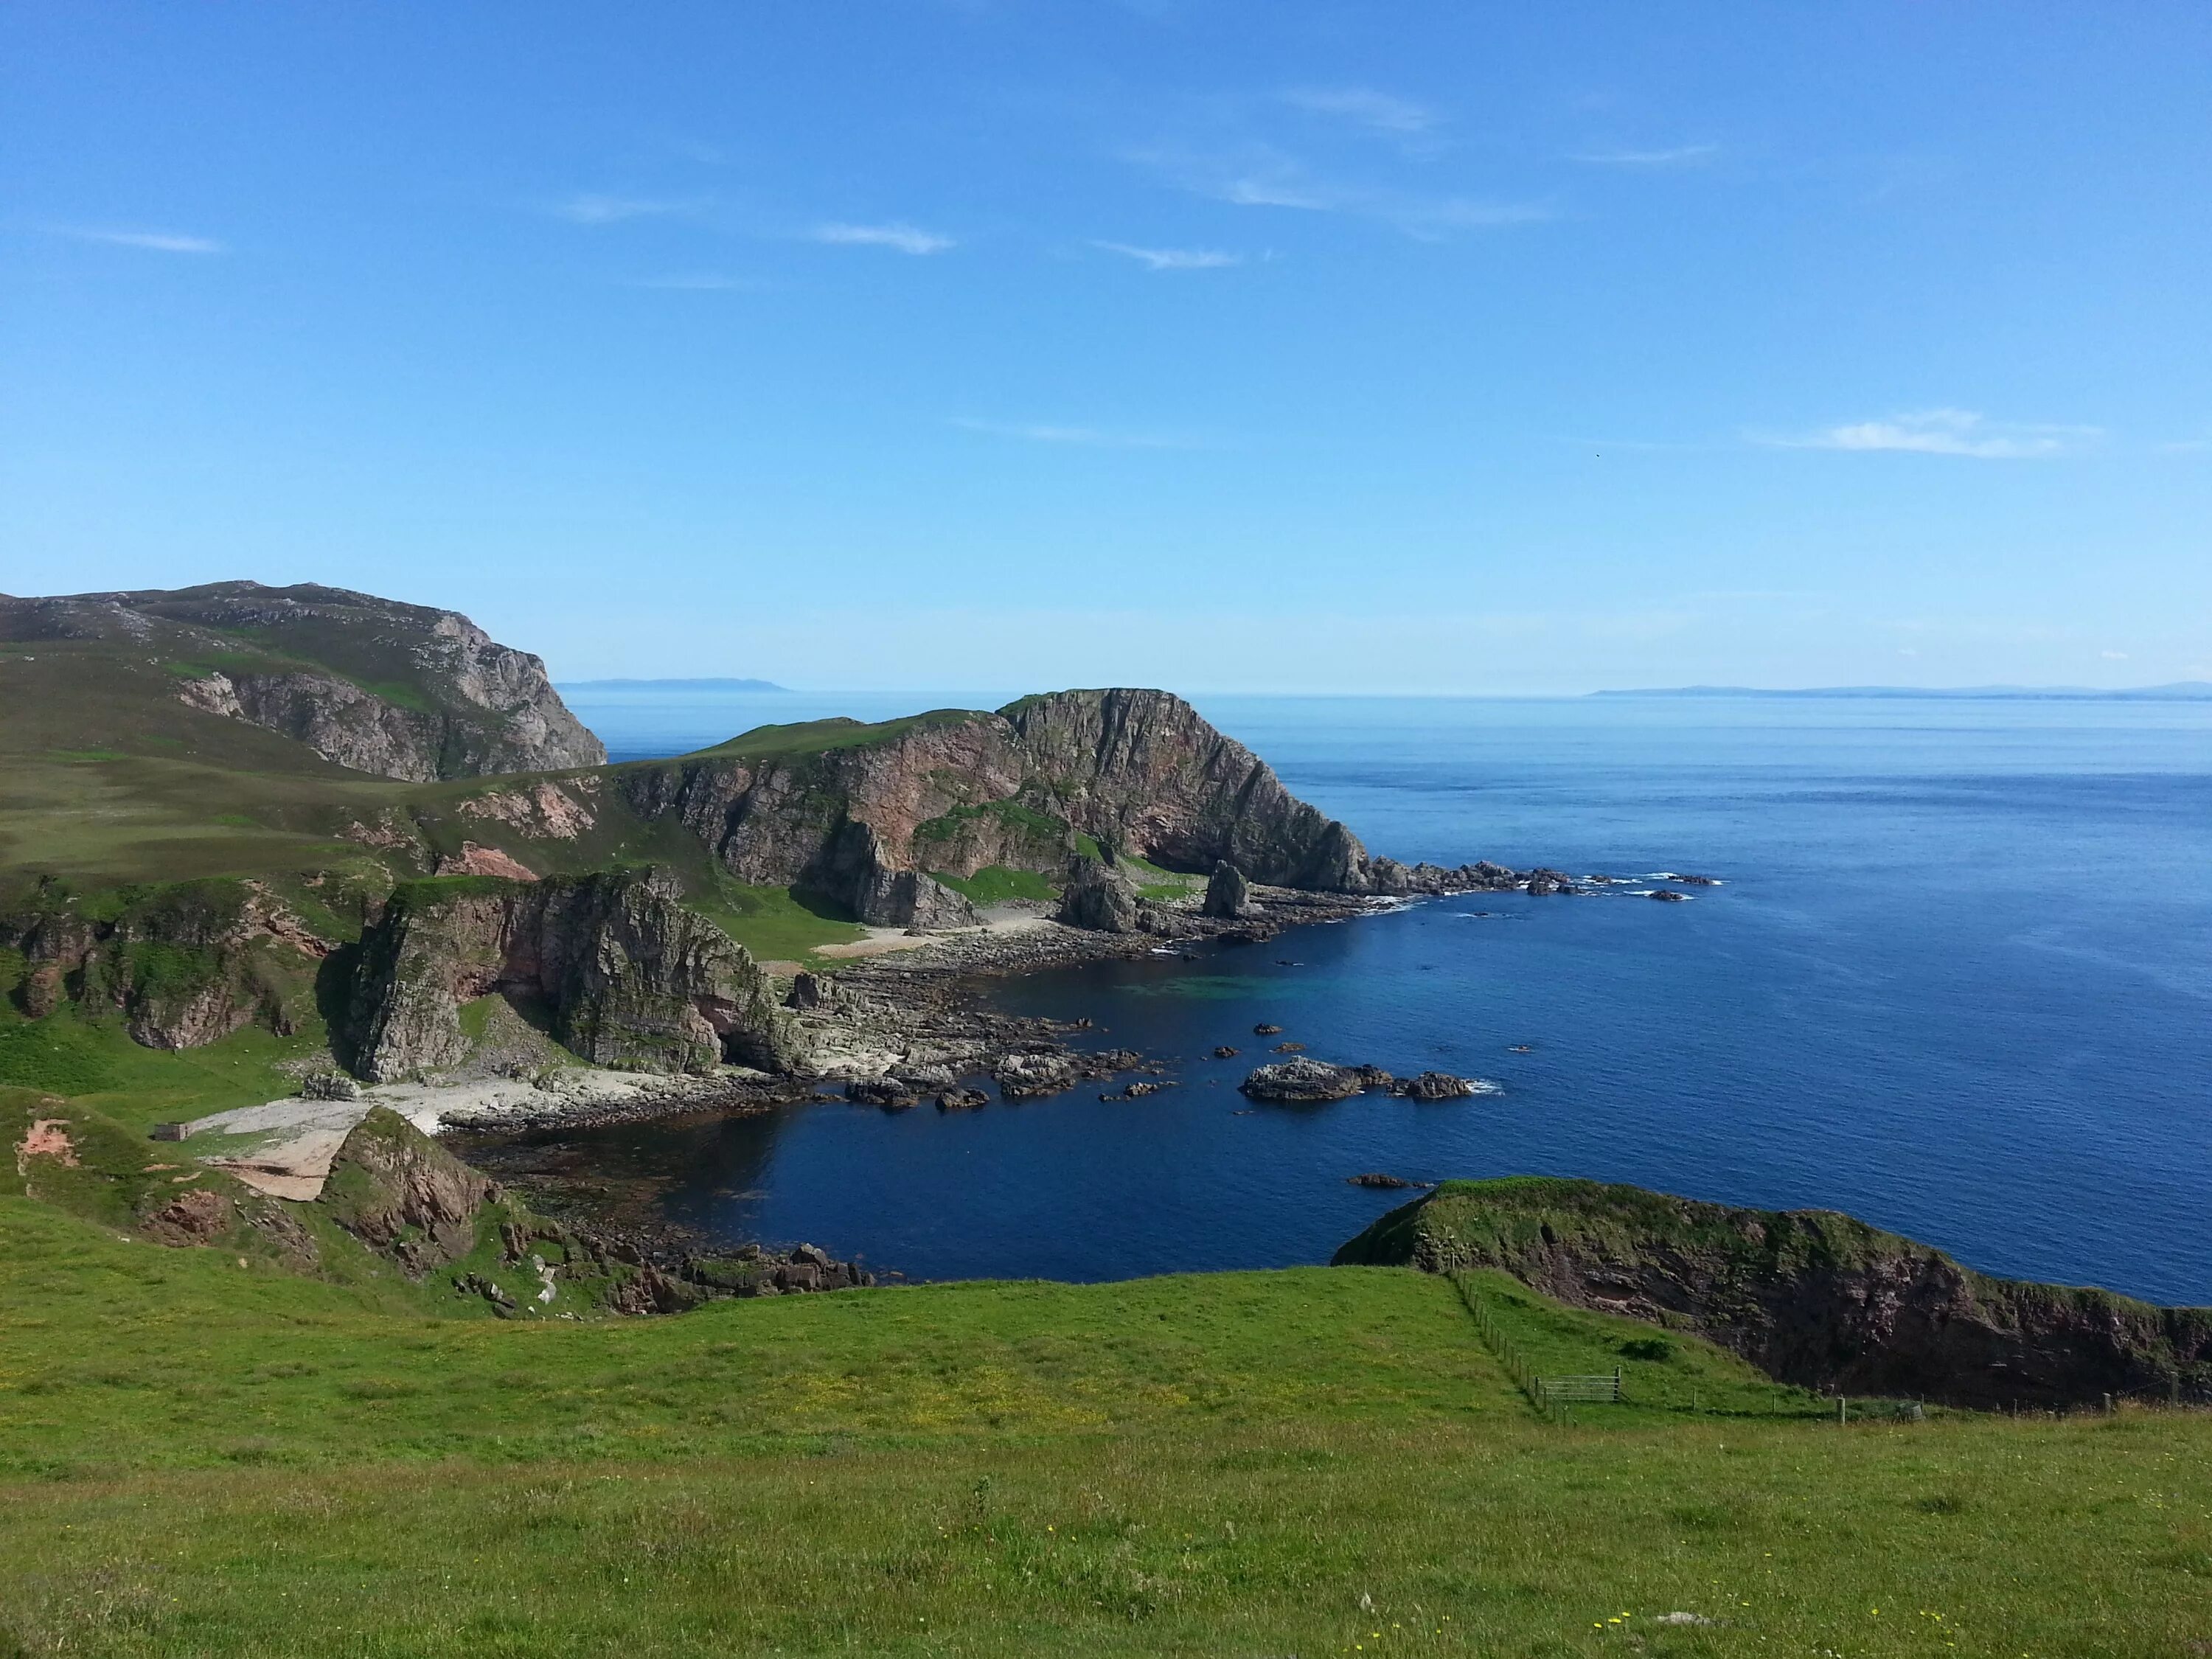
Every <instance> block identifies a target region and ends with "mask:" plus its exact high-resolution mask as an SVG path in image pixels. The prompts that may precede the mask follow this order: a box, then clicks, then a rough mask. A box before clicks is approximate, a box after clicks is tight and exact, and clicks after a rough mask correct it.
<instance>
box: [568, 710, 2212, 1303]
mask: <svg viewBox="0 0 2212 1659" xmlns="http://www.w3.org/2000/svg"><path fill="white" fill-rule="evenodd" d="M936 701H939V702H945V703H946V704H961V703H968V704H973V705H980V706H985V707H989V706H994V704H995V703H996V702H1002V701H1004V697H1003V696H943V697H941V698H939V699H936ZM1198 701H1199V702H1200V708H1202V709H1203V711H1204V712H1205V713H1206V714H1207V715H1208V716H1209V717H1210V718H1212V720H1215V721H1216V722H1217V723H1218V725H1220V726H1222V727H1223V728H1224V729H1225V730H1227V731H1228V732H1231V733H1233V734H1234V735H1236V736H1237V737H1238V738H1242V739H1243V741H1244V742H1246V743H1247V744H1250V745H1251V746H1252V747H1253V748H1254V749H1255V750H1258V751H1259V752H1260V753H1261V754H1262V755H1263V756H1265V757H1267V758H1268V759H1269V760H1270V761H1272V762H1273V763H1274V764H1275V766H1276V768H1277V769H1278V770H1279V771H1280V772H1281V773H1282V775H1283V776H1284V778H1285V781H1287V782H1288V783H1289V785H1290V786H1291V788H1292V789H1294V790H1295V791H1297V793H1299V794H1301V795H1303V796H1304V798H1306V799H1309V800H1310V801H1312V802H1314V803H1315V804H1316V805H1318V806H1320V807H1321V808H1322V809H1323V810H1324V811H1328V812H1329V813H1332V814H1334V815H1335V816H1337V817H1341V818H1343V819H1345V820H1346V822H1347V823H1350V824H1351V825H1352V827H1353V829H1355V830H1357V831H1358V833H1359V834H1360V835H1361V836H1363V837H1364V839H1365V841H1366V842H1367V844H1368V846H1369V847H1370V848H1372V849H1374V850H1376V851H1378V852H1388V853H1390V854H1395V855H1396V856H1398V857H1400V858H1403V859H1407V860H1415V859H1424V858H1425V859H1433V860H1437V861H1439V862H1443V863H1452V864H1455V863H1458V862H1460V861H1462V860H1467V859H1472V858H1477V857H1489V858H1494V859H1498V860H1502V861H1504V862H1507V863H1510V864H1515V865H1521V866H1525V865H1528V864H1531V863H1536V862H1543V863H1548V864H1552V865H1556V866H1565V867H1566V868H1570V869H1573V870H1577V871H1583V872H1607V873H1614V874H1622V875H1635V874H1639V873H1643V872H1654V871H1668V870H1674V871H1695V872H1706V873H1711V874H1713V875H1716V876H1719V877H1722V878H1724V879H1725V881H1726V883H1727V884H1726V885H1725V886H1723V887H1720V888H1717V889H1710V890H1705V891H1704V892H1703V893H1701V895H1700V896H1699V897H1698V898H1697V899H1696V900H1695V901H1694V902H1692V903H1688V904H1671V905H1670V904H1658V903H1654V902H1650V901H1649V900H1644V899H1635V898H1628V897H1615V898H1605V899H1556V898H1555V899H1534V900H1532V899H1528V898H1525V897H1522V896H1518V895H1511V896H1504V897H1498V896H1482V897H1480V898H1479V899H1474V900H1446V901H1441V902H1430V903H1425V904H1420V905H1418V906H1415V907H1413V908H1410V909H1407V910H1405V911H1402V912H1400V913H1398V914H1395V915H1388V916H1383V917H1378V918H1373V919H1370V920H1366V921H1358V922H1353V923H1349V924H1346V925H1342V926H1337V927H1318V928H1311V929H1306V930H1300V931H1296V932H1293V933H1288V934H1285V936H1283V937H1282V938H1281V939H1278V940H1276V941H1274V942H1273V943H1272V944H1269V945H1261V946H1256V947H1245V948H1243V949H1239V950H1229V951H1219V952H1217V953H1213V954H1210V955H1208V956H1207V957H1206V958H1205V959H1203V960H1201V961H1200V962H1196V963H1185V962H1178V961H1172V960H1165V959H1153V960H1146V961H1143V962H1139V963H1121V964H1112V965H1107V966H1101V967H1095V968H1089V969H1080V970H1074V971H1068V972H1061V973H1053V974H1047V975H1036V976H1033V977H1030V978H1027V979H1024V980H1019V981H1009V982H1007V983H1006V984H1005V986H1004V987H1003V989H1002V991H1001V992H1000V994H1001V996H1002V997H1003V1000H1005V1001H1006V1003H1007V1004H1009V1005H1011V1006H1015V1007H1018V1008H1019V1009H1021V1010H1024V1011H1025V1012H1040V1013H1050V1014H1054V1015H1057V1016H1062V1017H1073V1016H1078V1015H1089V1016H1090V1017H1091V1018H1093V1019H1094V1020H1096V1021H1097V1022H1098V1024H1099V1027H1100V1028H1101V1029H1100V1032H1099V1034H1098V1037H1097V1040H1098V1041H1099V1042H1102V1043H1110V1044H1124V1043H1126V1044H1129V1045H1132V1046H1136V1047H1139V1048H1146V1049H1148V1050H1151V1051H1152V1052H1155V1053H1158V1054H1164V1055H1169V1056H1173V1057H1175V1058H1176V1060H1178V1062H1179V1064H1178V1066H1177V1070H1176V1075H1177V1076H1179V1078H1180V1079H1181V1081H1182V1086H1181V1087H1180V1088H1178V1089H1176V1090H1173V1091H1169V1092H1167V1093H1164V1094H1163V1095H1160V1096H1157V1097H1152V1098H1150V1099H1146V1100H1142V1101H1134V1102H1115V1103H1108V1102H1102V1101H1100V1100H1098V1099H1097V1090H1096V1089H1092V1090H1091V1091H1085V1092H1080V1093H1077V1094H1073V1095H1069V1096H1064V1097H1060V1098H1058V1099H1055V1100H1048V1101H1042V1102H1036V1103H1029V1104H1025V1105H1021V1106H1008V1105H1003V1104H996V1103H994V1105H992V1106H991V1107H989V1108H987V1109H984V1110H982V1111H979V1112H975V1113H972V1114H964V1115H951V1116H945V1115H939V1113H937V1112H936V1111H934V1110H931V1109H922V1110H920V1111H915V1112H908V1113H905V1114H902V1115H887V1114H884V1113H881V1112H878V1111H874V1110H870V1109H862V1108H857V1107H847V1106H842V1105H838V1106H816V1107H811V1108H800V1109H793V1110H791V1111H788V1112H785V1113H781V1114H778V1115H774V1116H770V1117H765V1118H758V1119H750V1120H744V1121H731V1122H726V1123H713V1124H704V1125H702V1124H696V1123H686V1124H679V1125H637V1126H629V1127H621V1128H614V1129H608V1130H604V1131H599V1132H594V1133H592V1135H591V1136H590V1137H589V1138H588V1139H589V1145H590V1149H591V1154H592V1158H593V1159H594V1160H595V1161H598V1162H600V1163H603V1164H605V1166H606V1167H607V1168H608V1169H609V1170H611V1171H621V1172H625V1173H630V1174H653V1175H656V1176H659V1177H660V1178H661V1179H663V1180H665V1183H666V1186H665V1203H666V1205H667V1206H668V1209H669V1211H670V1212H671V1215H672V1216H673V1217H675V1218H679V1219H681V1220H684V1221H685V1222H688V1223H690V1224H692V1225H700V1226H703V1227H706V1228H708V1229H709V1230H710V1231H714V1232H715V1233H717V1234H719V1235H721V1236H723V1237H728V1238H731V1239H742V1238H762V1239H765V1240H769V1241H773V1242H789V1241H793V1240H796V1239H799V1238H805V1239H810V1240H811V1241H813V1242H815V1243H819V1244H821V1245H823V1247H824V1248H826V1249H831V1250H834V1251H836V1252H838V1253H840V1254H859V1255H862V1256H864V1257H865V1258H866V1260H867V1261H870V1262H871V1263H872V1265H874V1266H877V1267H882V1268H896V1269H899V1270H902V1271H903V1272H905V1273H908V1275H910V1276H913V1277H916V1278H932V1279H938V1278H961V1277H974V1276H986V1275H987V1276H994V1277H997V1276H1034V1277H1046V1278H1056V1279H1109V1278H1120V1277H1126V1276H1130V1275H1134V1274H1141V1273H1160V1272H1166V1271H1170V1270H1176V1269H1185V1268H1216V1267H1272V1266H1279V1265H1283V1264H1286V1263H1294V1262H1311V1261H1323V1260H1326V1259H1327V1257H1328V1255H1329V1253H1330V1251H1331V1250H1333V1249H1334V1248H1335V1247H1336V1246H1337V1245H1338V1244H1339V1243H1341V1242H1342V1241H1343V1240H1344V1239H1346V1238H1347V1237H1350V1236H1351V1235H1352V1233H1354V1232H1356V1231H1358V1230H1359V1228H1361V1227H1362V1226H1364V1225H1366V1224H1367V1223H1368V1222H1369V1221H1370V1220H1371V1219H1372V1218H1374V1217H1375V1216H1376V1215H1378V1214H1380V1213H1381V1212H1383V1210H1384V1209H1386V1208H1388V1207H1389V1206H1391V1205H1392V1204H1394V1203H1395V1202H1398V1201H1400V1200H1401V1197H1402V1196H1403V1195H1401V1194H1389V1193H1376V1192H1370V1191H1367V1190H1364V1189H1361V1188H1353V1187H1351V1186H1348V1185H1346V1182H1345V1177H1346V1176H1350V1175H1353V1174H1356V1173H1358V1172H1361V1171H1366V1170H1381V1171H1385V1172H1388V1173H1390V1174H1394V1175H1398V1176H1406V1177H1408V1178H1412V1179H1419V1180H1436V1179H1440V1178H1443V1177H1449V1176H1492V1175H1501V1174H1506V1173H1510V1172H1516V1171H1535V1172H1543V1173H1555V1174H1569V1175H1583V1176H1597V1177H1601V1178H1604V1179H1608V1180H1617V1181H1632V1182H1639V1183H1642V1184H1644V1185H1647V1186H1650V1187H1656V1188H1665V1189H1667V1190H1669V1191H1673V1192H1677V1193H1683V1194H1691V1195H1694V1196H1697V1197H1701V1198H1710V1199H1719V1200H1729V1201H1735V1202H1741V1203H1746V1204H1755V1205H1769V1206H1827V1207H1832V1208H1836V1209H1843V1210H1848V1211H1850V1212H1852V1213H1854V1214H1857V1215H1859V1216H1861V1217H1863V1218H1866V1219H1868V1220H1869V1221H1872V1222H1875V1223H1877V1224H1879V1225H1882V1226H1886V1227H1890V1228H1893V1229H1895V1230H1897V1231H1900V1232H1905V1233H1908V1234H1910V1235H1911V1236H1913V1237H1917V1238H1920V1239H1923V1240H1926V1241H1928V1242H1929V1243H1935V1244H1939V1245H1942V1247H1944V1248H1945V1249H1949V1250H1951V1251H1953V1252H1954V1253H1955V1254H1956V1255H1959V1256H1960V1257H1961V1258H1962V1259H1963V1260H1965V1261H1967V1262H1969V1263H1971V1264H1972V1265H1974V1266H1976V1267H1982V1268H1984V1269H1986V1270H1988V1271H1990V1272H1995V1273H2008V1274H2017V1275H2022V1276H2026V1277H2031V1278H2036V1279H2056V1280H2062V1281H2066V1282H2071V1283H2091V1284H2099V1285H2108V1286H2111V1287H2112V1288H2114V1289H2118V1290H2123V1291H2130V1292H2133V1293H2135V1294H2137V1295H2142V1296H2146V1297H2152V1298H2154V1299H2156V1300H2160V1301H2166V1302H2195V1303H2212V707H2208V706H2206V705H2203V704H2197V705H2189V704H2179V703H2174V704H2148V703H2147V704H2111V703H2097V702H2005V701H1989V702H1957V701H1948V700H1947V701H1881V702H1852V701H1841V700H1838V701H1826V700H1822V701H1802V700H1790V699H1767V698H1741V699H1725V700H1717V699H1677V698H1637V699H1630V698H1603V699H1582V700H1559V701H1480V700H1469V701H1450V700H1435V699H1421V700H1384V699H1342V700H1334V699H1280V698H1264V699H1263V698H1237V697H1216V698H1201V699H1199V700H1198ZM572 702H574V705H575V707H576V708H577V712H578V713H579V714H580V715H581V716H582V717H583V718H584V719H585V720H586V721H587V722H588V723H590V724H591V725H592V726H593V727H594V729H596V730H597V731H599V732H600V733H601V735H602V736H604V737H605V738H606V740H607V742H608V744H609V746H610V748H611V750H614V751H615V753H616V754H617V757H640V756H646V755H661V754H669V753H674V752H678V751H680V750H685V749H690V748H694V747H697V746H700V745H702V744H706V743H709V742H713V741H717V740H719V739H720V738H723V737H726V736H728V735H730V734H731V733H732V732H736V731H738V730H742V729H744V727H746V726H751V725H754V724H757V723H760V722H761V721H763V720H797V719H811V718H814V717H817V716H818V715H820V714H827V713H849V714H854V715H858V716H861V717H866V718H875V717H881V716H883V715H885V714H892V713H896V712H902V710H906V709H910V708H913V707H914V706H915V699H914V698H913V697H911V696H819V695H811V694H810V695H803V696H802V695H797V694H793V695H788V696H720V697H713V696H699V695H697V694H696V693H695V694H686V695H685V696H682V697H680V698H671V697H669V696H656V695H655V694H653V693H652V692H649V691H633V692H624V693H621V694H594V693H592V692H588V691H586V692H579V693H577V694H575V695H574V696H573V697H572ZM1262 1020H1264V1021H1267V1022H1269V1023H1272V1024H1279V1025H1281V1026H1283V1027H1284V1028H1285V1034H1286V1036H1289V1037H1291V1038H1295V1039H1297V1041H1300V1042H1304V1043H1305V1044H1306V1045H1307V1047H1308V1048H1309V1049H1310V1052H1312V1053H1314V1054H1317V1055H1320V1056H1322V1057H1324V1058H1328V1059H1333V1060H1343V1061H1346V1062H1358V1061H1372V1062H1374V1063H1376V1064H1377V1065H1381V1066H1386V1067H1388V1068H1389V1069H1390V1070H1392V1071H1394V1072H1398V1073H1409V1072H1413V1071H1418V1070H1421V1069H1423V1068H1425V1067H1430V1066H1436V1067H1441V1068H1444V1069H1449V1070H1453V1071H1457V1072H1462V1073H1471V1074H1474V1075H1479V1076H1482V1077H1486V1078H1489V1079H1494V1080H1495V1081H1497V1082H1498V1083H1499V1084H1500V1085H1503V1090H1504V1092H1503V1093H1501V1094H1498V1095H1497V1096H1493V1097H1485V1098H1479V1099H1476V1100H1473V1101H1467V1102H1460V1103H1451V1104H1446V1105H1431V1106H1422V1105H1415V1104H1409V1103H1405V1102H1402V1101H1393V1100H1388V1099H1382V1098H1375V1097H1366V1098H1361V1099H1358V1100H1353V1101H1348V1102H1346V1103H1341V1104H1339V1105H1335V1106H1330V1107H1325V1108H1320V1109H1310V1110H1305V1109H1280V1108H1266V1109H1256V1110H1255V1109H1249V1106H1248V1103H1246V1102H1245V1101H1244V1100H1243V1097H1241V1096H1239V1095H1237V1093H1236V1092H1235V1088H1234V1085H1235V1083H1236V1082H1237V1079H1239V1078H1241V1077H1242V1076H1243V1069H1244V1067H1245V1066H1247V1065H1249V1064H1250V1063H1252V1059H1253V1056H1254V1055H1255V1053H1256V1051H1258V1050H1259V1049H1261V1048H1264V1047H1266V1046H1267V1045H1266V1043H1264V1042H1261V1041H1259V1040H1257V1039H1255V1037H1254V1036H1253V1035H1252V1027H1253V1025H1254V1024H1255V1023H1257V1022H1260V1021H1262ZM1276 1040H1278V1039H1272V1038H1271V1039H1268V1040H1267V1041H1268V1042H1273V1041H1276ZM1224 1042H1225V1043H1231V1044H1234V1045H1237V1046H1238V1047H1240V1048H1243V1050H1244V1051H1245V1053H1244V1055H1243V1057H1242V1058H1240V1059H1238V1060H1230V1061H1217V1060H1211V1059H1206V1058H1202V1056H1205V1055H1206V1051H1207V1050H1208V1049H1210V1048H1212V1047H1213V1046H1214V1045H1215V1044H1217V1043H1224ZM1522 1044H1526V1045H1529V1047H1528V1052H1525V1053H1522V1052H1516V1048H1518V1046H1519V1045H1522Z"/></svg>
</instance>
